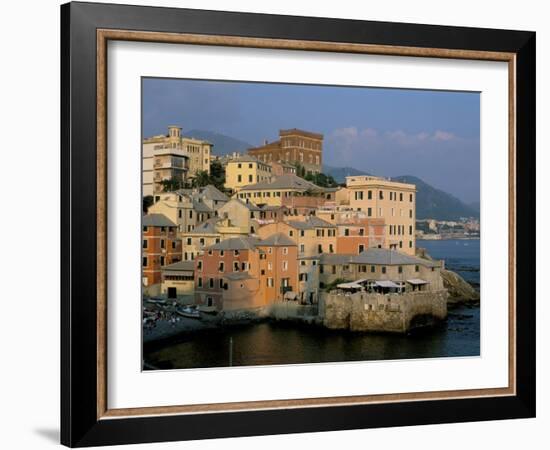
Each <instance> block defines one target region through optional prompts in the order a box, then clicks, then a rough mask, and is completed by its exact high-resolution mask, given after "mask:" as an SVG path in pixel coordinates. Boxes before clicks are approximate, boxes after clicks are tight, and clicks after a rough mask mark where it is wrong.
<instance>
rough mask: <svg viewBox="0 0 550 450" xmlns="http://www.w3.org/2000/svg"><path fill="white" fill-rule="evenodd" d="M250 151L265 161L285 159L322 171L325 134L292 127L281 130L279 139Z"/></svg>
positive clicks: (315, 171)
mask: <svg viewBox="0 0 550 450" xmlns="http://www.w3.org/2000/svg"><path fill="white" fill-rule="evenodd" d="M248 153H249V154H250V155H252V156H255V157H257V158H258V159H259V160H260V161H263V162H265V163H269V164H270V163H273V162H278V161H284V162H286V163H292V164H299V165H301V166H302V167H304V168H305V170H306V172H311V173H320V172H322V169H323V135H322V134H319V133H313V132H311V131H304V130H299V129H297V128H292V129H289V130H279V139H278V140H277V141H274V142H267V141H266V142H265V144H264V145H263V146H261V147H255V148H251V149H249V150H248Z"/></svg>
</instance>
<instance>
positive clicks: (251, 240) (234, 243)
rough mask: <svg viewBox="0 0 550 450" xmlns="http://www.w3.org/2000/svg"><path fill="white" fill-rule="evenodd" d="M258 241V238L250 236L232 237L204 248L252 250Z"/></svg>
mask: <svg viewBox="0 0 550 450" xmlns="http://www.w3.org/2000/svg"><path fill="white" fill-rule="evenodd" d="M258 241H259V239H258V238H255V237H252V236H247V237H244V236H242V237H234V238H230V239H225V240H223V241H221V242H218V243H217V244H214V245H211V246H209V247H206V248H205V250H254V249H255V248H256V244H257V242H258Z"/></svg>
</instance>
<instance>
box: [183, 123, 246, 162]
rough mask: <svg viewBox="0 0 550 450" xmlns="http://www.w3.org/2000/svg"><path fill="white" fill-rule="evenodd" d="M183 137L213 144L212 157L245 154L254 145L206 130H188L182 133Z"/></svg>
mask: <svg viewBox="0 0 550 450" xmlns="http://www.w3.org/2000/svg"><path fill="white" fill-rule="evenodd" d="M183 135H184V136H188V137H194V138H197V139H205V140H207V141H209V142H211V143H212V144H214V148H213V150H212V151H213V153H214V155H218V156H223V155H228V154H231V153H233V152H240V153H245V152H246V150H247V149H249V148H250V147H254V145H252V144H249V143H248V142H245V141H241V140H240V139H236V138H234V137H231V136H226V135H225V134H221V133H215V132H214V131H207V130H196V129H193V130H189V131H186V132H185V133H183Z"/></svg>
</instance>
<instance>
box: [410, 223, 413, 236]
mask: <svg viewBox="0 0 550 450" xmlns="http://www.w3.org/2000/svg"><path fill="white" fill-rule="evenodd" d="M412 234H413V227H412V225H409V235H412Z"/></svg>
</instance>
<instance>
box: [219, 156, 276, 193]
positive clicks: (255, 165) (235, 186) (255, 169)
mask: <svg viewBox="0 0 550 450" xmlns="http://www.w3.org/2000/svg"><path fill="white" fill-rule="evenodd" d="M271 178H272V172H271V166H270V165H269V164H266V163H264V162H261V161H259V160H258V159H257V158H255V157H254V156H250V155H244V156H239V157H237V158H234V159H231V160H229V161H228V162H227V164H226V166H225V187H226V188H227V189H231V190H232V191H233V192H238V191H239V190H240V189H241V188H242V187H243V186H247V185H249V184H255V183H261V182H264V181H271Z"/></svg>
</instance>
